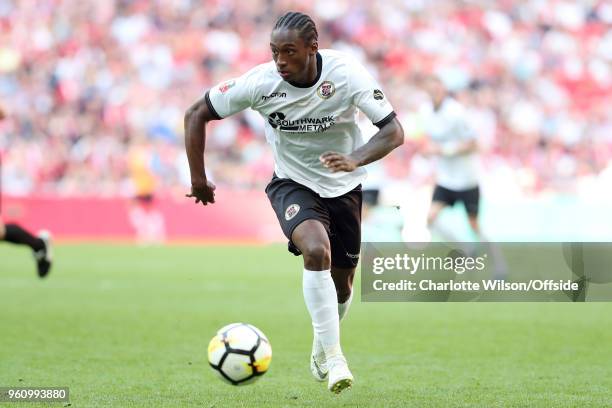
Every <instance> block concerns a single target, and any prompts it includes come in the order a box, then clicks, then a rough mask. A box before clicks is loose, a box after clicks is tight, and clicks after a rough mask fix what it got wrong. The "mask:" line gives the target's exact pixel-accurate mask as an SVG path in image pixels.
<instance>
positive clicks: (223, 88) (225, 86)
mask: <svg viewBox="0 0 612 408" xmlns="http://www.w3.org/2000/svg"><path fill="white" fill-rule="evenodd" d="M234 85H236V81H234V80H233V79H231V80H229V81H225V82H224V83H222V84H221V85H220V86H219V92H221V93H222V94H224V93H226V92H227V91H228V90H229V89H230V88H232V87H233V86H234Z"/></svg>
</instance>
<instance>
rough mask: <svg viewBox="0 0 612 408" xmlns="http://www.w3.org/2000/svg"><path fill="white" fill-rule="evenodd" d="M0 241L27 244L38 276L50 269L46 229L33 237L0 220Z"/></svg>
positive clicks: (49, 246)
mask: <svg viewBox="0 0 612 408" xmlns="http://www.w3.org/2000/svg"><path fill="white" fill-rule="evenodd" d="M5 115H6V114H5V113H4V110H3V109H2V106H0V120H3V119H4V118H5ZM0 241H7V242H12V243H14V244H21V245H27V246H29V247H30V248H31V249H32V251H33V252H34V259H35V260H36V266H37V269H38V276H39V277H41V278H44V277H45V276H47V274H48V273H49V270H50V269H51V237H50V234H49V233H48V232H47V231H41V232H40V233H39V235H38V237H35V236H34V235H32V234H30V233H29V232H28V231H26V230H25V229H23V228H21V227H20V226H19V225H17V224H5V223H4V222H2V220H0Z"/></svg>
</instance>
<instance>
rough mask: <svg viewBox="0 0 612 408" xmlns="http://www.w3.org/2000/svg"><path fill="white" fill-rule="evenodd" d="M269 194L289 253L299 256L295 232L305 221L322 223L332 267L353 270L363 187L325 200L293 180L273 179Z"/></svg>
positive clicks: (355, 261) (359, 245)
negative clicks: (293, 239) (327, 239)
mask: <svg viewBox="0 0 612 408" xmlns="http://www.w3.org/2000/svg"><path fill="white" fill-rule="evenodd" d="M266 194H267V195H268V198H269V199H270V203H271V204H272V208H273V209H274V212H275V213H276V217H277V218H278V222H279V223H280V226H281V228H282V230H283V233H284V234H285V236H286V237H287V238H288V239H289V251H290V252H292V253H293V254H295V255H300V252H299V250H298V249H297V248H296V247H295V245H294V244H293V242H291V234H293V230H294V229H295V228H296V227H297V226H298V225H300V224H301V223H302V222H303V221H306V220H310V219H314V220H318V221H320V222H321V223H322V224H323V226H324V227H325V230H326V231H327V234H328V235H329V242H330V245H331V264H332V266H335V267H337V268H354V267H356V266H357V262H358V261H359V251H360V247H361V203H362V194H361V185H359V186H357V187H355V188H354V189H353V190H351V191H349V192H348V193H346V194H344V195H341V196H339V197H334V198H323V197H321V196H319V195H318V194H317V193H315V192H314V191H312V190H311V189H309V188H308V187H306V186H303V185H301V184H299V183H296V182H295V181H293V180H291V179H283V178H278V177H277V176H276V175H275V176H274V177H273V178H272V180H271V181H270V183H269V184H268V186H267V187H266Z"/></svg>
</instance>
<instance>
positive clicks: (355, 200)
mask: <svg viewBox="0 0 612 408" xmlns="http://www.w3.org/2000/svg"><path fill="white" fill-rule="evenodd" d="M270 49H271V51H272V59H273V61H270V62H268V63H265V64H262V65H259V66H256V67H255V68H253V69H251V70H250V71H248V72H247V73H245V74H244V75H242V76H240V77H238V78H235V79H232V80H229V81H226V82H224V83H222V84H220V85H217V86H214V87H213V88H211V89H210V90H208V91H207V92H206V93H205V95H204V97H203V98H201V99H200V100H198V101H197V102H195V103H194V104H193V106H191V107H190V108H189V109H188V110H187V112H186V114H185V139H186V140H185V144H186V149H187V156H188V158H189V168H190V172H191V184H192V186H191V193H190V194H188V197H194V198H195V202H196V204H197V203H199V202H201V203H202V204H204V205H207V204H209V203H214V202H215V193H214V191H215V186H214V185H213V183H211V182H210V181H209V180H207V178H206V174H205V172H204V156H203V153H204V145H205V140H206V132H205V129H206V124H207V123H208V122H209V121H212V120H216V119H222V118H225V117H227V116H230V115H232V114H234V113H236V112H239V111H241V110H244V109H246V108H252V109H254V110H256V111H257V112H259V113H260V114H261V116H263V117H264V119H265V121H266V125H265V133H266V138H267V140H268V142H269V143H270V145H271V146H272V150H273V153H274V158H275V171H274V175H273V177H272V180H271V181H270V183H269V184H268V186H267V188H266V193H267V195H268V198H269V199H270V203H271V204H272V207H273V209H274V211H275V213H276V216H277V218H278V221H279V223H280V225H281V228H282V230H283V232H284V234H285V235H286V236H287V238H288V239H289V251H290V252H292V253H294V254H296V255H300V254H301V255H302V256H303V260H304V271H303V282H302V287H303V295H304V299H305V303H306V307H307V309H308V311H309V313H310V316H311V319H312V325H313V329H314V340H313V351H312V356H311V371H312V373H313V375H314V376H315V378H316V379H317V380H320V381H324V380H325V379H326V378H327V377H329V379H328V387H329V389H330V390H331V391H332V392H335V393H339V392H341V391H342V390H344V389H346V388H349V387H351V386H352V384H353V376H352V374H351V372H350V370H349V368H348V365H347V362H346V359H345V357H344V355H343V353H342V350H341V347H340V326H339V322H340V319H342V317H344V316H345V315H346V313H347V311H348V308H349V305H350V303H351V298H352V283H353V276H354V274H355V267H356V265H357V261H358V258H359V250H360V241H361V225H360V222H361V201H362V195H361V182H362V181H363V180H364V177H365V171H364V169H363V168H362V167H363V166H364V165H366V164H368V163H371V162H373V161H375V160H378V159H381V158H382V157H384V156H385V155H387V154H388V153H389V152H391V151H392V150H393V149H395V148H396V147H398V146H399V145H401V144H402V143H403V140H404V133H403V130H402V127H401V125H400V123H399V122H398V120H397V119H396V115H395V113H394V111H393V108H392V107H391V105H390V103H389V101H388V100H387V98H386V97H385V95H384V94H383V92H382V91H381V88H380V86H379V85H378V84H377V83H376V81H375V80H374V79H373V78H372V76H371V75H370V74H369V73H368V72H367V71H366V69H364V68H363V67H362V66H361V65H360V64H359V63H357V62H356V61H355V60H353V59H352V58H350V57H349V56H347V55H345V54H342V53H340V52H336V51H333V50H319V47H318V33H317V29H316V26H315V23H314V22H313V20H312V19H311V18H310V17H309V16H307V15H305V14H302V13H299V12H288V13H286V14H284V15H283V16H281V17H280V18H279V19H278V20H277V22H276V25H275V26H274V29H273V30H272V33H271V37H270ZM356 109H359V110H361V111H362V112H363V113H364V114H365V115H366V116H367V117H368V118H369V119H370V120H371V121H372V122H373V123H374V124H375V125H376V126H377V127H378V128H379V131H378V132H377V133H376V134H375V135H374V136H373V137H372V138H371V139H370V140H369V142H368V143H366V144H364V143H363V141H362V137H361V133H360V132H359V129H358V127H357V123H356Z"/></svg>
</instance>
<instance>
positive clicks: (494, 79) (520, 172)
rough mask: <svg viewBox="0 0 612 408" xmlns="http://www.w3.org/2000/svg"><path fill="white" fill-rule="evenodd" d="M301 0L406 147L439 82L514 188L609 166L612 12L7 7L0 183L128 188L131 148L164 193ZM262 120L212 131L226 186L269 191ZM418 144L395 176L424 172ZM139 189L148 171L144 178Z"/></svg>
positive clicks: (397, 4) (266, 5)
mask: <svg viewBox="0 0 612 408" xmlns="http://www.w3.org/2000/svg"><path fill="white" fill-rule="evenodd" d="M288 9H299V10H301V11H304V12H307V13H309V14H311V15H312V16H313V18H314V19H315V21H316V22H317V23H318V26H319V31H320V33H321V35H320V38H321V39H322V44H320V46H321V47H334V48H339V49H343V50H346V51H347V52H351V53H353V54H355V55H356V56H357V57H358V58H360V59H363V60H365V61H367V65H368V67H369V68H370V69H371V70H372V72H373V73H374V74H375V75H377V76H378V77H379V79H380V81H381V83H383V84H384V85H385V92H386V93H387V95H388V97H389V98H390V99H391V101H392V103H393V105H394V106H395V107H396V109H397V110H398V113H399V114H400V117H401V118H404V120H405V121H409V122H410V123H406V122H404V123H405V126H406V128H407V129H409V136H410V137H411V138H412V139H413V140H415V141H416V140H418V139H420V138H421V137H422V136H423V135H422V130H421V126H420V125H419V120H420V119H419V116H418V105H419V104H420V103H421V102H422V100H423V95H422V93H421V91H420V90H419V89H418V84H419V81H420V79H421V78H422V76H423V75H424V74H430V73H434V74H437V75H439V76H440V77H441V78H442V79H443V80H444V82H445V83H446V85H448V86H449V87H451V89H452V90H453V91H454V92H455V93H456V94H457V97H459V98H460V99H461V100H462V102H463V103H464V104H466V106H468V109H470V120H471V121H472V123H473V124H475V127H476V128H477V129H478V132H479V133H480V136H481V139H482V141H483V145H484V146H485V148H486V150H487V151H488V154H487V155H486V157H487V159H486V163H485V166H488V167H489V169H490V174H504V173H508V172H504V170H503V169H512V172H511V173H512V175H513V176H512V178H513V181H514V183H515V184H516V186H517V188H519V189H521V190H522V191H528V192H541V191H547V190H551V191H572V190H575V189H577V188H578V184H579V183H580V180H582V179H585V178H586V179H589V180H592V179H593V178H600V179H602V180H603V174H604V170H606V169H607V170H606V171H607V173H606V174H609V172H610V168H611V158H612V115H610V106H612V29H611V28H610V27H612V6H611V5H610V3H609V2H606V1H603V0H589V1H583V2H569V1H561V0H547V1H542V0H527V1H521V2H515V1H498V2H491V1H485V0H473V1H469V2H468V1H451V0H441V1H436V2H427V1H399V0H391V1H385V2H369V1H366V0H359V1H351V2H349V1H346V0H319V1H297V0H296V1H289V0H279V1H275V2H270V1H267V0H254V1H249V2H234V1H230V0H206V1H194V0H163V1H162V0H158V1H145V0H114V1H106V2H94V1H81V0H0V100H1V101H3V102H4V104H5V105H6V107H7V111H8V116H9V119H8V120H7V121H5V122H4V123H3V124H2V125H1V127H0V154H2V159H3V161H2V163H3V167H4V169H3V170H4V171H3V177H4V184H3V186H4V190H5V191H6V192H9V193H14V194H30V193H46V192H51V193H57V194H67V195H74V194H105V195H117V194H120V195H125V196H132V195H134V194H135V192H136V190H137V189H138V188H139V187H138V185H137V184H138V182H136V183H134V177H133V163H131V162H130V161H131V160H133V159H132V158H131V156H132V154H133V153H130V152H133V151H134V149H135V148H137V147H138V146H141V144H142V143H143V139H144V142H145V144H146V148H143V149H142V151H141V152H140V153H139V154H146V155H148V157H146V158H141V161H142V163H147V165H148V166H149V170H150V172H151V178H152V179H154V181H152V180H150V182H152V183H154V184H155V185H156V186H157V187H158V189H157V191H158V192H159V193H160V194H164V192H168V191H172V190H174V189H176V188H180V187H181V184H183V185H184V184H185V183H186V182H188V178H186V177H185V167H186V165H185V163H186V162H185V157H184V153H183V150H184V149H183V141H182V134H183V130H182V120H183V112H184V110H185V108H186V107H187V105H188V104H189V103H190V102H191V101H193V100H194V99H195V98H196V97H197V96H198V95H201V94H202V93H203V92H204V90H205V89H206V88H207V87H210V86H211V85H213V84H215V83H217V82H220V81H222V80H224V79H227V78H228V77H231V76H233V75H237V74H238V73H242V72H244V71H245V70H246V69H247V68H248V67H251V66H252V65H254V64H258V63H261V62H264V61H267V60H269V59H270V58H271V56H270V52H269V50H268V43H269V41H268V37H269V32H270V30H271V27H272V25H273V22H274V20H275V19H276V18H277V16H278V15H280V14H282V13H283V12H285V11H286V10H288ZM262 126H263V123H262V121H261V119H260V118H258V117H255V116H253V115H252V114H250V113H249V112H246V113H244V114H241V115H238V116H236V117H234V118H232V119H230V120H228V121H223V122H221V123H216V124H214V125H212V126H211V130H210V137H209V139H208V140H209V142H208V145H207V149H208V151H209V152H214V154H210V153H209V154H208V156H207V157H210V158H213V159H211V160H209V162H208V163H207V166H208V167H210V168H211V171H212V172H213V173H214V175H215V182H216V183H217V184H218V185H221V186H223V185H229V186H233V187H237V188H254V187H261V186H263V185H265V184H266V183H267V181H268V180H269V178H270V176H271V173H272V168H273V167H272V161H271V154H270V152H269V149H268V147H267V146H265V140H264V137H263V132H262ZM415 151H417V149H415V148H414V147H413V146H411V143H408V144H407V145H405V146H404V148H403V149H402V150H401V151H399V152H397V153H395V154H394V155H392V156H391V157H390V158H389V159H387V160H385V161H383V162H382V166H383V167H384V171H385V172H386V174H387V177H388V178H397V179H406V178H408V179H409V180H411V182H413V183H420V182H421V181H423V178H424V174H426V171H425V172H424V170H423V166H424V165H425V166H426V164H424V162H423V160H422V159H420V158H419V157H418V156H415ZM141 181H142V180H141Z"/></svg>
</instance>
